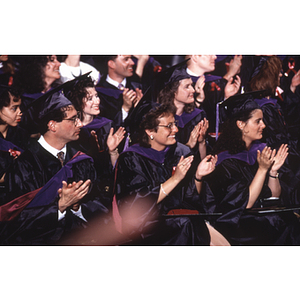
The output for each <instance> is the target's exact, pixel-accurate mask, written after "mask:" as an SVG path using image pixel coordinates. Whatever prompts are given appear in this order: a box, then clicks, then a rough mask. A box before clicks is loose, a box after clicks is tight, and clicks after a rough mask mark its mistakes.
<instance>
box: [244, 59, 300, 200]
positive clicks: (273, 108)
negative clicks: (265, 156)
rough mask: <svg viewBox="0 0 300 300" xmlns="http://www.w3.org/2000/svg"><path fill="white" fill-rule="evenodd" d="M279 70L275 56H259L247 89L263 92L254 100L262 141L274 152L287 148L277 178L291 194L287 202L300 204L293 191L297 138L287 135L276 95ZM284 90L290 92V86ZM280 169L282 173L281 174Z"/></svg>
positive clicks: (298, 165)
mask: <svg viewBox="0 0 300 300" xmlns="http://www.w3.org/2000/svg"><path fill="white" fill-rule="evenodd" d="M281 71H282V61H281V59H280V58H279V57H277V56H269V57H262V58H261V64H260V65H259V66H258V67H257V68H256V69H255V72H254V74H253V75H254V76H253V77H252V79H251V80H250V82H249V88H250V89H251V90H252V91H257V90H259V89H264V97H260V98H259V99H255V101H256V102H257V103H258V105H259V106H260V108H261V110H262V112H263V121H264V123H265V125H266V128H265V129H264V131H263V138H262V142H265V143H267V145H268V146H270V147H272V148H275V149H278V148H279V147H280V145H281V144H287V145H288V148H289V156H288V157H287V159H286V161H285V163H284V166H283V167H282V175H281V176H282V177H281V178H282V180H283V181H284V182H285V184H286V185H287V190H288V187H289V189H290V191H291V192H293V193H294V195H290V197H289V201H290V203H300V201H299V199H298V198H299V196H298V192H297V189H298V188H299V184H300V181H299V180H300V152H299V149H298V148H297V142H298V141H297V138H296V137H295V135H292V134H291V133H290V132H289V127H288V125H287V119H286V116H285V114H284V112H283V109H282V105H283V104H284V103H285V101H284V100H283V98H282V96H281V95H280V93H278V89H279V85H280V78H281V77H282V74H281ZM286 88H288V89H289V90H290V87H286ZM290 93H292V91H290ZM276 95H277V96H276ZM284 169H285V172H283V171H284ZM283 173H284V174H283Z"/></svg>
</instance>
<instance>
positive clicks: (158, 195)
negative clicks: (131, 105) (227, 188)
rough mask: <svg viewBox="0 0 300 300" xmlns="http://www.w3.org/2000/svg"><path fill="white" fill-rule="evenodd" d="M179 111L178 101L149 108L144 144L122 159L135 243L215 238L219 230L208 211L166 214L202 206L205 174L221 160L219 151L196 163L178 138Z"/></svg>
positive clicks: (126, 223) (119, 170) (124, 209)
mask: <svg viewBox="0 0 300 300" xmlns="http://www.w3.org/2000/svg"><path fill="white" fill-rule="evenodd" d="M174 114H175V108H174V106H172V105H159V106H157V107H156V108H154V109H152V110H151V111H150V112H149V113H147V114H146V115H145V117H144V119H143V121H142V123H141V125H140V134H139V144H135V145H133V146H131V147H129V148H128V149H127V150H125V151H124V152H122V153H121V154H120V157H119V159H118V162H117V166H116V187H115V193H116V200H117V204H118V209H119V213H120V216H121V217H123V220H122V221H123V222H122V230H123V233H125V234H127V235H128V236H129V237H130V238H131V241H130V242H129V244H135V245H209V244H210V242H211V243H214V240H211V235H210V233H211V232H212V231H214V230H213V229H212V228H211V227H210V226H209V225H206V223H205V221H204V219H203V217H202V216H199V215H196V216H186V215H185V216H183V215H180V216H168V217H167V216H165V215H167V214H168V212H170V211H171V210H173V209H190V210H196V209H197V208H199V207H200V203H199V202H198V201H199V200H198V199H199V193H200V191H201V185H202V182H201V180H202V177H203V176H204V175H206V174H209V173H210V172H212V170H213V169H214V166H215V163H216V161H217V156H208V157H206V158H205V159H203V160H202V162H201V163H200V164H199V165H198V166H192V164H193V158H194V157H193V155H191V152H190V149H189V148H188V147H187V146H185V145H183V144H180V143H177V142H176V138H175V135H176V133H177V132H178V128H177V126H176V123H175V118H174ZM124 217H125V220H124ZM214 233H216V232H215V231H214ZM217 235H218V233H217ZM218 237H219V238H221V240H222V242H223V243H224V244H228V243H227V241H225V240H224V239H222V237H220V235H218Z"/></svg>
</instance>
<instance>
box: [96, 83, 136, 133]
mask: <svg viewBox="0 0 300 300" xmlns="http://www.w3.org/2000/svg"><path fill="white" fill-rule="evenodd" d="M126 88H129V89H130V90H135V89H136V88H139V89H142V85H141V84H140V83H136V82H132V81H131V80H129V79H127V81H126ZM96 90H97V92H98V93H99V96H100V100H101V101H100V116H102V117H105V118H107V119H109V120H112V121H113V122H114V124H115V125H116V127H117V128H119V127H120V126H124V122H123V120H122V105H123V91H122V90H119V89H118V88H117V87H115V86H114V85H112V84H110V83H108V82H107V81H106V80H105V81H100V83H99V85H98V86H97V87H96Z"/></svg>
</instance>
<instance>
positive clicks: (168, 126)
mask: <svg viewBox="0 0 300 300" xmlns="http://www.w3.org/2000/svg"><path fill="white" fill-rule="evenodd" d="M157 126H159V127H166V128H168V129H170V130H171V129H172V128H173V126H176V127H178V121H177V120H176V121H174V122H171V123H169V124H168V125H157Z"/></svg>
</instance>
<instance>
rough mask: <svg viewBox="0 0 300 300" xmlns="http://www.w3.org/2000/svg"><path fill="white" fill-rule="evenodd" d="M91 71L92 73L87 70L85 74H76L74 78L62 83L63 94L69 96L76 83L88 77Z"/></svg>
mask: <svg viewBox="0 0 300 300" xmlns="http://www.w3.org/2000/svg"><path fill="white" fill-rule="evenodd" d="M91 73H92V71H89V72H87V73H85V74H83V75H80V76H77V77H75V78H74V79H72V80H69V81H67V82H65V83H64V84H63V87H62V89H63V92H64V95H65V96H66V97H67V98H69V96H70V95H71V92H72V90H73V89H74V88H75V87H76V85H77V84H78V83H79V82H80V81H82V80H84V79H86V78H88V77H89V75H90V74H91Z"/></svg>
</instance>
